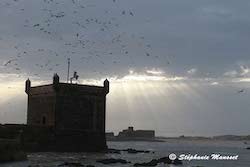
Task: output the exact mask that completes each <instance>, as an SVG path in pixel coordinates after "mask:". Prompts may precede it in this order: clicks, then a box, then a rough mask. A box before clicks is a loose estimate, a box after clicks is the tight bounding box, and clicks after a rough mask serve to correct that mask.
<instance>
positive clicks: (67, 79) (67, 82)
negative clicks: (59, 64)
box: [67, 58, 70, 83]
mask: <svg viewBox="0 0 250 167" xmlns="http://www.w3.org/2000/svg"><path fill="white" fill-rule="evenodd" d="M69 69H70V58H68V73H67V83H69Z"/></svg>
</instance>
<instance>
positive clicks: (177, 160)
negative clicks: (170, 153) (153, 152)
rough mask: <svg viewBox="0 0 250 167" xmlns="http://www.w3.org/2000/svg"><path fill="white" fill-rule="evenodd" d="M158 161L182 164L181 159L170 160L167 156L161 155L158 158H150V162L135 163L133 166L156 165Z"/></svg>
mask: <svg viewBox="0 0 250 167" xmlns="http://www.w3.org/2000/svg"><path fill="white" fill-rule="evenodd" d="M158 163H164V164H173V165H182V161H181V160H179V159H175V160H170V159H169V158H168V157H162V158H160V159H152V160H151V161H150V162H144V163H136V164H134V166H156V165H157V164H158Z"/></svg>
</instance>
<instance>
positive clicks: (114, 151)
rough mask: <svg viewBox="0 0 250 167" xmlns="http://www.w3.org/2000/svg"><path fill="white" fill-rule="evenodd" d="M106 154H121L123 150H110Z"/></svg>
mask: <svg viewBox="0 0 250 167" xmlns="http://www.w3.org/2000/svg"><path fill="white" fill-rule="evenodd" d="M106 153H110V154H121V150H117V149H112V148H109V149H108V150H107V151H106Z"/></svg>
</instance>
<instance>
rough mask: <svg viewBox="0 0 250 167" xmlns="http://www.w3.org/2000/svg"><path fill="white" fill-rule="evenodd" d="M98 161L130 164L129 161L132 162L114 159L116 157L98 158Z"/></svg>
mask: <svg viewBox="0 0 250 167" xmlns="http://www.w3.org/2000/svg"><path fill="white" fill-rule="evenodd" d="M96 162H99V163H102V164H115V163H121V164H128V163H130V162H128V161H126V160H124V159H114V158H110V159H102V160H98V161H96Z"/></svg>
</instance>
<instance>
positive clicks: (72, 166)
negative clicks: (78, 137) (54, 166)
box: [58, 162, 84, 167]
mask: <svg viewBox="0 0 250 167" xmlns="http://www.w3.org/2000/svg"><path fill="white" fill-rule="evenodd" d="M58 166H67V167H82V166H84V165H82V164H81V163H79V162H64V163H63V164H60V165H58Z"/></svg>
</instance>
